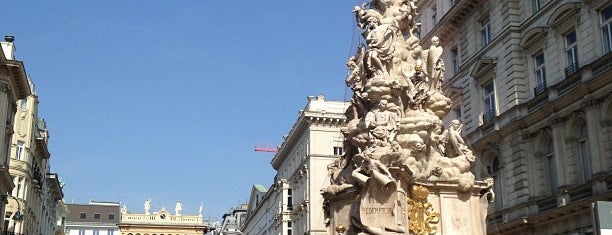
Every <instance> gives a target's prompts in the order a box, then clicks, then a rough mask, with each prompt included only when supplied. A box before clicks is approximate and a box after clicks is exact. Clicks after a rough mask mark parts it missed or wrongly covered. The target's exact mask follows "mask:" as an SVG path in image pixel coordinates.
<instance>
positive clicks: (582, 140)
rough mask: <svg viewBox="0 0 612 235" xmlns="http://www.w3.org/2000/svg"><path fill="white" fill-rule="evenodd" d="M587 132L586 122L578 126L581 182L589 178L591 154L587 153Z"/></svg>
mask: <svg viewBox="0 0 612 235" xmlns="http://www.w3.org/2000/svg"><path fill="white" fill-rule="evenodd" d="M588 135H589V132H588V130H587V126H586V123H583V124H582V126H581V127H580V136H579V137H578V152H579V155H580V164H581V165H582V180H583V183H584V182H587V181H589V180H590V179H591V155H590V153H589V139H588Z"/></svg>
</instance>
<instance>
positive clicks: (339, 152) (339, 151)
mask: <svg viewBox="0 0 612 235" xmlns="http://www.w3.org/2000/svg"><path fill="white" fill-rule="evenodd" d="M342 154H344V151H343V149H342V147H334V155H335V156H342Z"/></svg>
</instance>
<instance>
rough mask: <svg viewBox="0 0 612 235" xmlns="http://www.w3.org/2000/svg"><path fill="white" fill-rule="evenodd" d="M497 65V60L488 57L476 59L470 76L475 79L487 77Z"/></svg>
mask: <svg viewBox="0 0 612 235" xmlns="http://www.w3.org/2000/svg"><path fill="white" fill-rule="evenodd" d="M496 65H497V59H495V58H490V57H482V58H480V59H478V61H477V62H476V64H475V65H474V68H472V72H471V73H470V76H472V77H473V78H475V79H479V78H482V77H485V75H489V74H491V73H493V72H494V71H495V69H494V68H495V66H496Z"/></svg>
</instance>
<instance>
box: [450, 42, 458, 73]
mask: <svg viewBox="0 0 612 235" xmlns="http://www.w3.org/2000/svg"><path fill="white" fill-rule="evenodd" d="M451 54H452V56H453V74H457V73H458V72H459V51H458V50H457V48H456V47H455V48H453V49H451Z"/></svg>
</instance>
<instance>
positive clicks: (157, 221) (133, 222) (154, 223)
mask: <svg viewBox="0 0 612 235" xmlns="http://www.w3.org/2000/svg"><path fill="white" fill-rule="evenodd" d="M182 211H183V205H182V203H181V201H177V202H176V206H175V209H174V214H172V213H171V212H169V211H167V210H166V208H165V207H162V208H161V209H159V210H158V211H153V212H151V199H147V200H146V201H145V204H144V213H132V212H129V211H128V210H127V207H125V205H124V206H123V208H122V209H121V221H120V222H119V224H118V225H119V231H120V233H121V235H164V234H165V235H170V234H183V235H202V234H205V233H207V232H208V231H209V227H210V226H209V223H208V221H204V220H202V206H200V210H199V213H198V214H197V215H185V214H183V213H182Z"/></svg>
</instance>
